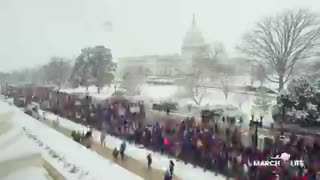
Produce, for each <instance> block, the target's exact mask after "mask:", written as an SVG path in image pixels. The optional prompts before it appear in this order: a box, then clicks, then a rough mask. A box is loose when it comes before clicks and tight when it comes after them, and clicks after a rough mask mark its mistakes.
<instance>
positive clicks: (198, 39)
mask: <svg viewBox="0 0 320 180" xmlns="http://www.w3.org/2000/svg"><path fill="white" fill-rule="evenodd" d="M207 47H208V45H207V44H206V43H205V40H204V38H203V36H202V33H201V32H200V30H199V29H198V27H197V24H196V19H195V16H193V19H192V24H191V27H190V28H189V30H188V31H187V33H186V35H185V37H184V39H183V41H182V45H181V53H180V54H169V55H150V56H136V57H124V58H119V59H118V63H117V73H116V74H117V77H118V78H120V79H121V78H122V77H123V75H124V74H126V73H128V72H129V71H130V69H131V68H137V67H142V68H144V69H146V70H147V71H148V72H150V75H154V76H174V75H176V74H181V73H182V72H188V71H189V70H190V69H191V67H192V63H193V61H194V56H195V55H197V54H199V53H203V51H204V50H206V49H207Z"/></svg>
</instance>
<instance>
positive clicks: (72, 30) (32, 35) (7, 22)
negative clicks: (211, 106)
mask: <svg viewBox="0 0 320 180" xmlns="http://www.w3.org/2000/svg"><path fill="white" fill-rule="evenodd" d="M291 8H310V9H312V10H314V11H315V12H320V1H319V0H0V23H1V26H0V47H1V48H0V71H9V70H13V69H18V68H21V67H31V66H34V65H37V64H42V63H45V62H47V61H48V60H49V58H50V57H51V56H64V57H75V56H76V55H77V54H78V53H79V52H80V50H81V48H83V47H86V46H91V45H100V44H103V45H105V46H107V47H110V48H111V50H112V52H113V55H114V57H115V58H116V57H121V56H135V55H148V54H164V53H165V54H166V53H180V46H181V42H182V39H183V37H184V34H185V32H186V31H187V29H188V27H189V26H190V24H191V19H192V14H193V13H195V14H196V17H197V24H198V26H199V27H200V29H201V31H202V32H203V34H204V36H205V38H206V40H207V42H215V41H219V42H222V43H223V44H224V45H225V46H226V48H227V51H228V52H229V54H230V55H231V56H232V55H233V54H234V50H233V49H234V46H235V45H236V44H237V43H238V42H239V40H240V39H241V37H242V35H243V33H244V32H246V30H248V29H249V28H250V27H251V26H252V25H253V24H254V22H255V21H257V20H259V19H260V18H261V17H262V16H266V15H272V14H273V13H276V12H279V11H281V10H283V9H291ZM106 22H112V25H113V28H112V31H110V29H109V28H107V27H106V25H105V24H107V23H106Z"/></svg>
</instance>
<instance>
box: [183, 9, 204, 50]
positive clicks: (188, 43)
mask: <svg viewBox="0 0 320 180" xmlns="http://www.w3.org/2000/svg"><path fill="white" fill-rule="evenodd" d="M204 45H205V41H204V38H203V36H202V33H201V32H200V31H199V29H198V27H197V25H196V19H195V15H193V19H192V25H191V28H190V29H189V31H187V33H186V36H185V37H184V40H183V44H182V49H185V48H187V49H188V48H194V47H203V46H204Z"/></svg>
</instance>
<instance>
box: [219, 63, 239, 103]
mask: <svg viewBox="0 0 320 180" xmlns="http://www.w3.org/2000/svg"><path fill="white" fill-rule="evenodd" d="M215 71H216V78H217V79H219V88H220V89H221V90H222V92H223V94H224V96H225V99H226V100H228V96H229V93H230V92H231V90H232V83H233V78H234V75H235V67H233V66H230V65H228V64H216V67H215Z"/></svg>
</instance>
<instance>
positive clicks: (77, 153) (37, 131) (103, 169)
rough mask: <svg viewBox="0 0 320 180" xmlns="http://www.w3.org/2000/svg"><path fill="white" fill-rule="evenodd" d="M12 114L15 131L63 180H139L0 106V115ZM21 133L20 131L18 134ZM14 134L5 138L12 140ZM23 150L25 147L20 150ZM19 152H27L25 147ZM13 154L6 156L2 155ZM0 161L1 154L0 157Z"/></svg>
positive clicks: (7, 106)
mask: <svg viewBox="0 0 320 180" xmlns="http://www.w3.org/2000/svg"><path fill="white" fill-rule="evenodd" d="M3 112H13V113H14V117H13V118H12V122H13V123H14V125H15V126H16V128H18V129H20V130H22V129H24V134H23V135H24V136H26V137H28V139H29V141H28V142H31V143H32V144H33V145H35V146H36V148H37V149H38V151H40V152H41V154H42V156H43V157H44V159H45V160H46V161H48V162H49V163H50V164H51V165H52V166H53V167H54V168H56V169H57V170H58V171H59V172H60V173H61V174H62V175H63V176H64V177H66V178H67V179H84V180H86V179H88V180H89V179H90V180H94V179H95V180H99V179H128V180H139V179H142V178H141V177H139V176H137V175H135V174H133V173H131V172H129V171H127V170H125V169H123V168H122V167H120V166H118V165H117V164H115V163H113V162H112V161H109V160H107V159H105V158H104V157H102V156H100V155H98V154H97V153H96V152H94V151H91V150H89V149H86V148H85V147H83V146H81V145H80V144H78V143H76V142H74V141H73V140H71V139H69V138H67V137H65V136H64V135H63V134H61V133H59V132H57V131H55V130H53V129H51V128H49V127H47V126H45V125H44V124H42V123H41V122H39V121H37V120H35V119H33V118H31V117H30V116H28V115H26V114H24V113H23V112H22V111H20V110H18V109H17V108H15V107H13V106H10V105H8V104H6V103H4V102H0V113H3ZM20 132H21V131H20ZM14 136H18V135H17V134H16V135H15V134H14V133H13V134H9V135H8V137H7V138H10V137H11V138H13V137H14ZM24 146H26V147H24ZM24 146H19V147H20V148H19V149H23V150H24V149H26V151H27V149H28V147H27V146H28V144H24ZM10 154H14V152H12V153H10V152H7V153H5V154H4V155H10ZM0 157H1V158H2V159H4V157H2V153H1V154H0Z"/></svg>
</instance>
